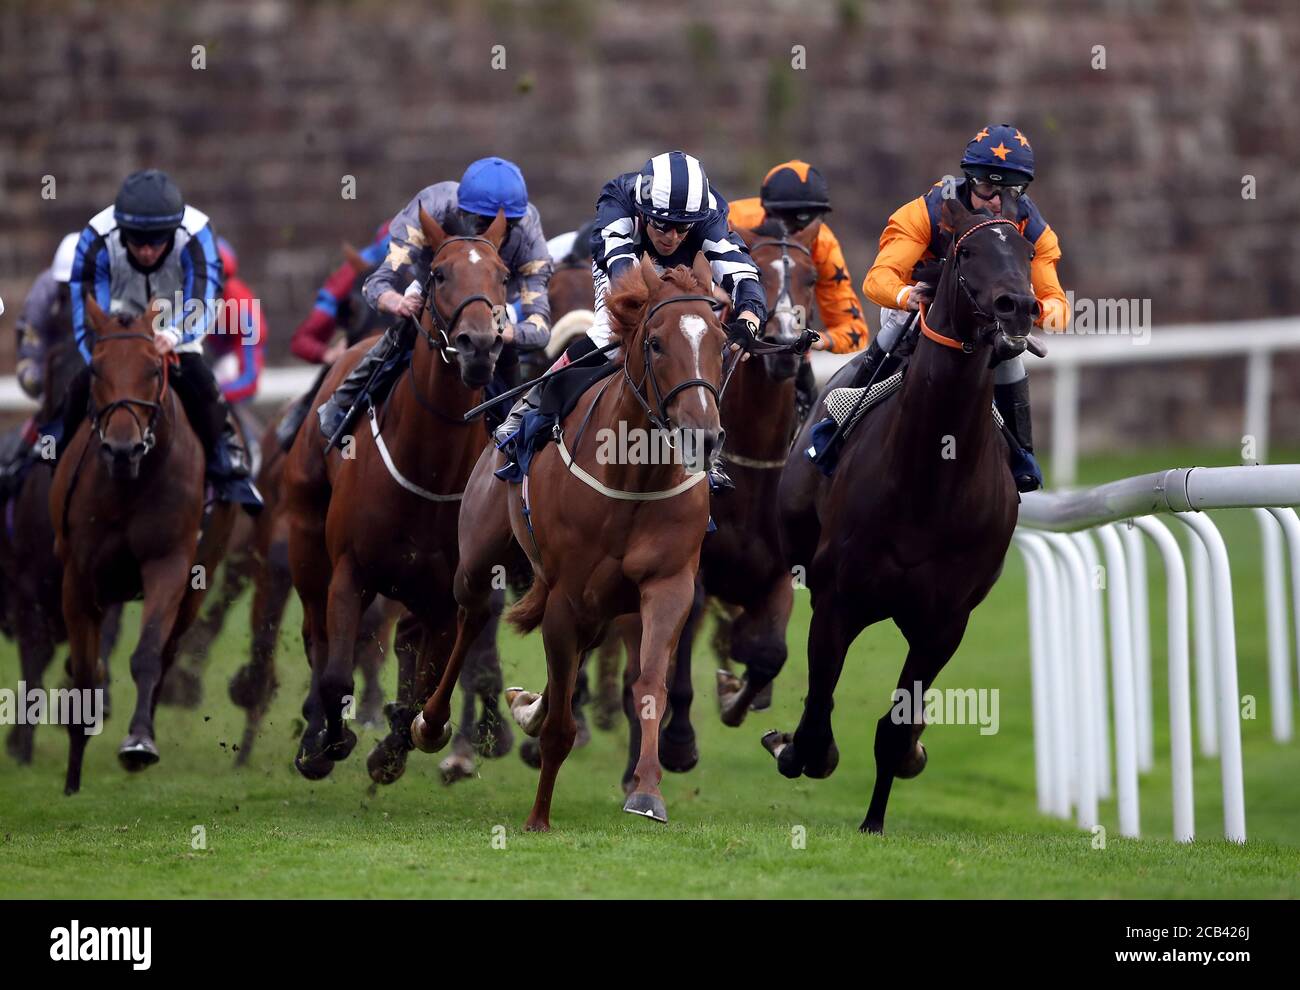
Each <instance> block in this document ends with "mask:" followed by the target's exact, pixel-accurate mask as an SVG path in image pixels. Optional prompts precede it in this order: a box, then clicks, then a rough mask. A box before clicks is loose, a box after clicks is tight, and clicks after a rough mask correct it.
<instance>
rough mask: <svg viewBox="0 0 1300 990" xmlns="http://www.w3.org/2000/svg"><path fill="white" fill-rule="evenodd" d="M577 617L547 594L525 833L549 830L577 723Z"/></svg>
mask: <svg viewBox="0 0 1300 990" xmlns="http://www.w3.org/2000/svg"><path fill="white" fill-rule="evenodd" d="M576 623H577V616H575V615H574V614H573V610H572V609H571V608H570V607H569V603H568V600H567V599H566V598H565V596H564V595H551V596H550V597H549V598H548V599H547V602H546V614H545V615H544V616H543V617H542V640H543V643H544V644H545V647H546V718H545V720H544V721H543V722H542V731H541V735H540V737H539V745H540V748H541V753H542V769H541V773H539V774H538V776H537V797H536V798H535V799H534V801H533V808H532V811H530V812H529V813H528V819H527V820H526V821H525V822H524V828H525V830H527V831H529V832H549V831H550V830H551V798H552V797H553V796H554V794H555V779H556V777H558V776H559V773H560V766H561V765H562V764H563V763H564V760H565V758H566V757H567V756H568V755H569V752H570V751H571V750H572V749H573V741H574V739H576V738H577V735H578V723H577V722H576V720H575V719H574V717H573V690H574V685H575V684H576V682H577V677H578V636H577V631H576V629H575V626H576Z"/></svg>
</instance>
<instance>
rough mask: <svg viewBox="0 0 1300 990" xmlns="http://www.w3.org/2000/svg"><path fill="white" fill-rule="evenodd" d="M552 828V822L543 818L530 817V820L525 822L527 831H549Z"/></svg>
mask: <svg viewBox="0 0 1300 990" xmlns="http://www.w3.org/2000/svg"><path fill="white" fill-rule="evenodd" d="M550 830H551V823H550V822H548V821H546V820H544V819H541V818H532V817H529V819H528V821H526V822H524V831H525V832H549V831H550Z"/></svg>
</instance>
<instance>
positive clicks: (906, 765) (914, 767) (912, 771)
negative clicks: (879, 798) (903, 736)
mask: <svg viewBox="0 0 1300 990" xmlns="http://www.w3.org/2000/svg"><path fill="white" fill-rule="evenodd" d="M917 750H919V753H918V752H917ZM929 760H930V757H929V756H928V755H926V752H925V743H922V742H918V743H917V744H916V750H914V751H913V752H912V753H910V754H908V757H907V758H906V759H905V760H903V762H902V763H900V764H899V766H898V769H897V770H895V771H894V776H895V777H897V778H898V779H899V780H911V779H912V778H913V777H916V776H918V775H919V774H920V773H921V771H922V770H924V769H925V765H926V763H928V762H929Z"/></svg>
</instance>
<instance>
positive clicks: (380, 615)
mask: <svg viewBox="0 0 1300 990" xmlns="http://www.w3.org/2000/svg"><path fill="white" fill-rule="evenodd" d="M388 611H389V609H388V603H387V601H386V600H385V599H381V598H376V599H375V600H374V601H373V602H371V603H370V607H369V608H368V609H366V611H365V614H364V615H362V617H361V629H360V631H359V632H358V634H357V642H356V646H355V653H354V655H353V658H352V662H353V666H355V667H356V668H358V669H359V670H360V671H361V676H362V678H363V679H364V681H365V687H363V688H362V689H361V704H360V705H358V706H357V720H358V721H359V722H360V723H361V724H362V725H365V726H380V725H382V724H383V719H384V689H383V686H382V685H381V684H380V682H379V671H380V669H381V668H382V667H383V665H384V658H385V657H386V656H387V655H388V638H389V635H390V634H391V633H392V622H391V621H390V618H389V615H388Z"/></svg>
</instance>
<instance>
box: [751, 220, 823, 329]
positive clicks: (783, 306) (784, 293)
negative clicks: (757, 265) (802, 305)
mask: <svg viewBox="0 0 1300 990" xmlns="http://www.w3.org/2000/svg"><path fill="white" fill-rule="evenodd" d="M764 247H779V248H780V249H781V287H780V288H779V289H778V290H777V295H776V307H775V308H774V309H773V310H772V314H771V315H772V316H779V315H781V314H782V313H792V314H793V313H797V310H796V309H795V306H794V303H793V302H792V299H793V296H792V295H791V293H790V270H791V269H792V268H793V267H794V266H793V264H792V262H791V260H790V249H791V248H794V249H795V250H796V251H802V252H803V253H804V254H806V255H807V256H808V258H809V260H812V256H813V254H812V251H811V250H809V249H808V248H807V247H806V246H805V245H803V244H800V243H799V242H798V241H792V240H790V239H789V238H787V237H779V238H778V237H769V238H765V239H763V240H758V241H755V242H754V243H753V244H751V245H750V246H749V252H750V254H751V255H752V254H753V253H754V252H755V251H757V250H758V249H759V248H764ZM800 322H802V321H800ZM799 329H800V330H802V329H803V327H802V326H800V327H799Z"/></svg>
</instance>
